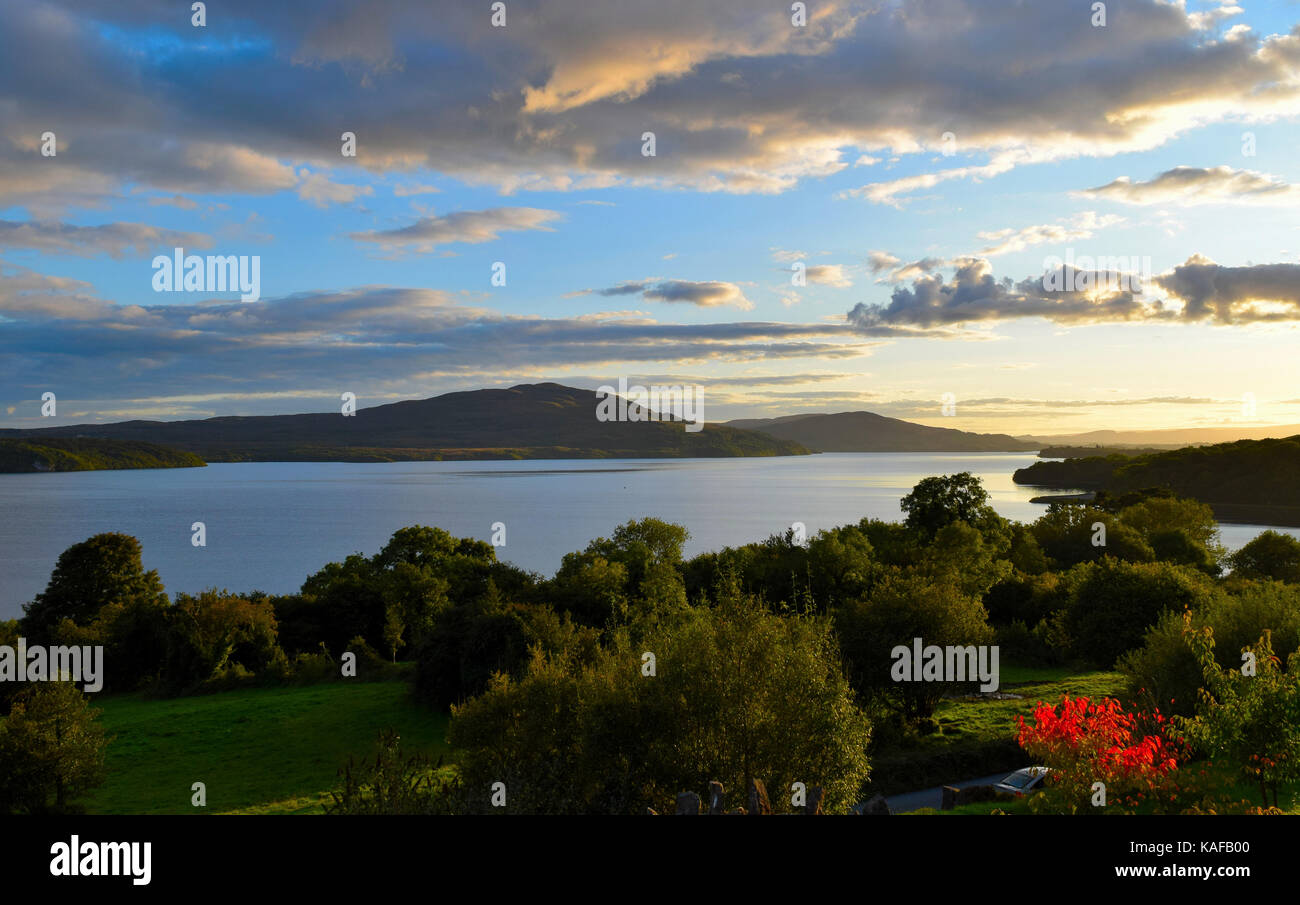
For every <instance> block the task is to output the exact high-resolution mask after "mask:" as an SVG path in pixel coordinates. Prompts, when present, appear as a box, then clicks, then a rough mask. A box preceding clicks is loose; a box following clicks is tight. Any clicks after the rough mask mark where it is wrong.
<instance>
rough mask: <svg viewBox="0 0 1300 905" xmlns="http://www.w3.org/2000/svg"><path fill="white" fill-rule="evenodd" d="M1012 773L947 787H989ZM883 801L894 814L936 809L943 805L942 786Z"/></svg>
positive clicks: (907, 793)
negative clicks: (887, 803)
mask: <svg viewBox="0 0 1300 905" xmlns="http://www.w3.org/2000/svg"><path fill="white" fill-rule="evenodd" d="M1014 772H1015V771H1014V770H1004V771H1003V772H1001V773H994V774H993V775H992V776H981V777H980V778H979V779H966V780H962V781H961V782H950V783H947V785H950V786H956V787H957V788H959V789H964V788H966V787H967V786H991V785H993V784H994V783H998V782H1001V781H1002V780H1003V779H1005V778H1006V777H1007V775H1008V774H1010V773H1014ZM885 801H887V802H889V810H890V811H891V812H893V813H895V814H901V813H904V812H905V811H919V810H920V809H921V808H938V807H939V805H940V804H942V803H943V786H935V787H934V788H933V789H922V790H921V791H919V792H904V793H903V794H902V795H891V796H889V797H887V798H886V799H885Z"/></svg>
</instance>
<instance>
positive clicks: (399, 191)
mask: <svg viewBox="0 0 1300 905" xmlns="http://www.w3.org/2000/svg"><path fill="white" fill-rule="evenodd" d="M441 191H442V189H440V188H438V187H437V186H436V185H421V184H412V185H395V186H393V194H394V195H395V196H397V197H398V198H408V197H410V196H411V195H436V194H438V193H440V192H441Z"/></svg>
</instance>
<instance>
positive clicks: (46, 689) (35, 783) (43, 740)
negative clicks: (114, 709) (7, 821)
mask: <svg viewBox="0 0 1300 905" xmlns="http://www.w3.org/2000/svg"><path fill="white" fill-rule="evenodd" d="M97 717H98V712H97V711H94V710H91V708H90V706H89V703H88V701H87V698H86V696H85V695H84V694H83V693H82V692H81V690H80V689H79V688H77V687H76V686H75V685H74V684H73V683H71V682H39V683H35V684H33V685H31V686H29V687H28V688H26V689H24V690H23V691H22V692H20V693H19V694H18V695H17V696H16V697H15V699H14V701H13V705H12V707H11V708H10V711H9V715H8V716H7V717H5V718H4V720H3V721H0V814H6V813H15V812H17V813H25V814H40V813H49V812H53V813H67V812H69V811H72V810H76V807H75V806H74V805H73V801H74V799H76V798H79V797H81V796H83V795H84V794H86V793H87V792H88V791H89V790H91V789H93V788H95V787H96V786H98V785H100V784H101V783H102V782H103V780H104V749H105V746H106V745H107V744H108V739H106V738H105V735H104V731H103V729H102V728H101V727H100V726H99V725H98V724H97V723H96V722H95V721H96V719H97Z"/></svg>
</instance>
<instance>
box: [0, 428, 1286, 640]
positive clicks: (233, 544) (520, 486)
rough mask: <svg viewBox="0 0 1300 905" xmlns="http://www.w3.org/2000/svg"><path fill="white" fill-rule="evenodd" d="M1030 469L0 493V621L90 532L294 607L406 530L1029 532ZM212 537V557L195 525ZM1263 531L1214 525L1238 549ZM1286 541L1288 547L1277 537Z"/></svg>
mask: <svg viewBox="0 0 1300 905" xmlns="http://www.w3.org/2000/svg"><path fill="white" fill-rule="evenodd" d="M1033 461H1035V457H1034V455H1033V454H1032V453H953V454H932V453H837V454H829V453H828V454H822V455H817V456H797V457H788V458H771V459H673V460H665V459H603V460H558V461H527V462H403V463H394V464H351V463H343V462H323V463H281V462H260V463H249V464H237V465H209V466H208V467H207V468H178V469H162V470H151V471H89V472H73V473H67V474H33V475H0V507H2V510H0V511H3V513H4V515H3V520H2V521H0V568H2V571H0V619H7V618H13V617H14V616H17V615H18V614H19V613H20V607H21V605H22V604H23V603H25V602H26V601H28V600H30V599H31V598H32V597H33V595H35V594H37V593H38V592H40V591H41V590H43V589H44V587H45V583H46V582H47V581H48V580H49V575H50V571H51V569H53V567H54V562H55V560H56V559H57V558H58V555H59V553H61V552H62V551H63V550H64V549H66V548H67V547H69V546H70V545H72V544H74V543H76V542H78V541H81V540H85V539H86V538H87V537H89V536H90V535H92V534H97V533H99V532H102V531H122V532H125V533H127V534H133V535H135V536H136V537H137V538H139V539H140V542H141V544H142V545H143V547H144V562H145V566H146V568H151V569H157V570H158V572H159V574H160V575H161V576H162V579H163V582H164V584H165V585H166V586H167V590H168V591H171V592H176V591H199V590H202V589H203V588H206V587H211V586H216V587H226V588H229V589H231V590H253V589H260V590H263V591H268V592H272V593H288V592H292V591H296V590H297V589H298V587H299V586H300V585H301V584H302V580H303V579H304V578H305V577H306V576H307V575H308V574H310V573H311V572H313V571H315V570H317V569H319V568H320V567H321V566H322V565H324V564H325V563H327V562H330V561H333V560H341V559H342V558H343V557H345V556H347V555H348V554H349V553H356V552H361V553H366V554H371V553H374V552H376V551H377V550H379V548H380V547H381V546H382V545H383V544H384V542H385V541H386V540H387V539H388V537H389V535H391V534H392V533H393V531H395V530H396V529H398V528H400V527H402V526H404V525H412V524H427V525H436V526H438V527H441V528H444V529H446V530H447V531H450V532H451V533H452V534H454V535H457V536H468V537H477V538H480V539H482V540H491V536H492V534H491V532H492V523H493V522H504V523H505V524H506V532H507V534H506V546H505V547H504V548H503V549H498V551H497V553H498V555H499V556H500V557H501V558H502V559H505V560H509V561H511V562H514V563H515V564H517V565H520V566H523V567H524V568H528V569H533V570H536V571H539V572H543V573H545V574H548V575H549V574H551V573H553V572H554V571H555V569H556V568H557V567H558V566H559V563H560V558H561V557H562V556H563V555H564V554H565V553H568V552H570V551H573V550H580V549H582V548H583V547H584V546H586V544H587V542H588V541H590V540H591V539H592V538H595V537H599V536H602V535H605V536H608V534H609V533H610V531H612V530H613V529H614V528H615V527H616V526H617V525H619V524H622V523H623V522H626V521H627V520H628V519H631V518H641V517H643V516H656V517H658V518H662V519H666V520H668V521H673V522H678V523H679V524H682V525H685V526H686V527H687V528H688V529H689V530H690V532H691V539H690V541H689V542H688V544H687V553H688V554H694V553H699V552H702V551H705V550H713V549H717V548H719V547H723V546H727V545H733V546H734V545H736V544H740V543H746V542H749V541H755V540H762V539H763V538H765V537H767V536H768V535H770V534H773V533H776V532H779V531H784V530H785V529H786V528H787V527H789V525H790V524H791V523H792V522H796V521H800V522H803V523H804V524H805V525H807V527H808V533H809V534H810V535H811V534H813V533H814V532H816V531H817V530H818V529H821V528H829V527H833V526H836V525H843V524H848V523H850V522H856V521H858V520H859V519H861V518H863V517H866V516H870V517H872V518H881V519H890V520H896V519H899V518H901V512H900V510H899V508H898V501H899V499H900V498H901V497H902V496H903V495H904V494H906V493H907V492H908V491H909V490H911V488H912V486H913V485H914V484H916V482H917V481H919V480H920V479H921V478H923V477H927V476H929V475H939V474H952V473H955V472H959V471H970V472H972V473H974V474H976V475H978V476H979V477H981V478H982V479H983V481H984V486H985V488H987V489H988V491H989V493H990V495H991V496H992V499H993V505H994V506H995V507H996V508H997V510H998V512H1000V513H1001V514H1002V515H1004V516H1006V517H1008V518H1013V519H1019V520H1022V521H1029V520H1032V519H1034V518H1036V517H1037V516H1038V515H1040V514H1041V513H1042V512H1043V511H1045V507H1043V506H1041V505H1038V504H1034V503H1030V502H1029V498H1030V497H1031V496H1034V495H1036V494H1038V493H1041V492H1042V491H1041V490H1035V489H1031V488H1022V487H1017V486H1016V485H1015V484H1013V483H1012V482H1011V474H1012V472H1013V471H1015V469H1017V468H1020V467H1023V466H1025V465H1028V464H1030V463H1031V462H1033ZM196 521H201V522H204V523H205V524H206V525H207V542H208V543H207V546H206V547H201V548H200V547H194V546H191V544H190V525H191V524H192V523H193V522H196ZM1260 530H1262V528H1261V527H1259V526H1247V525H1225V526H1224V528H1223V539H1224V542H1225V543H1226V544H1227V545H1228V546H1229V547H1231V548H1233V549H1235V548H1237V547H1240V546H1241V545H1242V544H1244V543H1245V542H1246V541H1248V540H1250V539H1251V538H1252V537H1254V536H1255V534H1257V533H1258V532H1259V531H1260ZM1285 530H1288V531H1289V532H1290V533H1292V534H1298V536H1300V533H1298V532H1297V531H1296V530H1295V529H1285Z"/></svg>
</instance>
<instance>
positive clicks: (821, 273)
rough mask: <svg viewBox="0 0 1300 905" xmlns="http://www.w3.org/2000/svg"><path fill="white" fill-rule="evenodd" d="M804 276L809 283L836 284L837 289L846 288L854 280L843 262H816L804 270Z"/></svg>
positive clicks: (820, 284)
mask: <svg viewBox="0 0 1300 905" xmlns="http://www.w3.org/2000/svg"><path fill="white" fill-rule="evenodd" d="M804 278H805V279H807V281H808V282H809V283H813V284H816V285H819V286H834V287H835V288H836V289H845V288H847V287H849V286H852V285H853V281H852V280H851V279H849V276H848V274H846V273H845V272H844V267H843V265H841V264H814V265H813V266H811V267H809V268H807V269H806V270H805V271H804Z"/></svg>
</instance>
